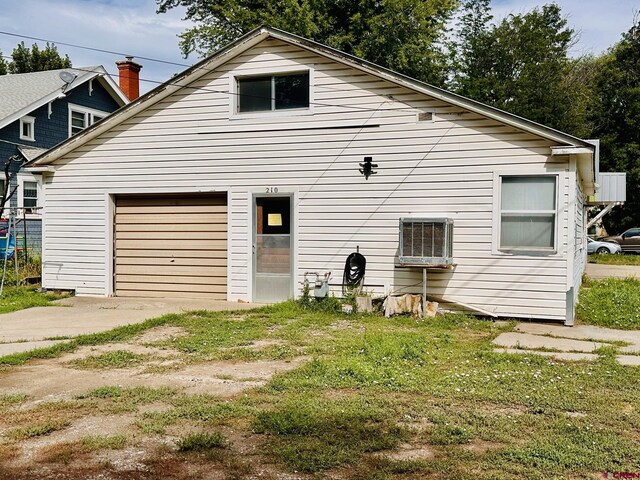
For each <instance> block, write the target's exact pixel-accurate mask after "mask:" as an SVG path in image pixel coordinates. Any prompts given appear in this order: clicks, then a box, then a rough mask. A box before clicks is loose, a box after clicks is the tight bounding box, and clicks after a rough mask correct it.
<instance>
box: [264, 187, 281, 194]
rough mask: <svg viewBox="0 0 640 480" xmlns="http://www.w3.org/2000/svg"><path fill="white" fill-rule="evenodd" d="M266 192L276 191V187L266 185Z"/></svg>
mask: <svg viewBox="0 0 640 480" xmlns="http://www.w3.org/2000/svg"><path fill="white" fill-rule="evenodd" d="M266 193H278V187H266Z"/></svg>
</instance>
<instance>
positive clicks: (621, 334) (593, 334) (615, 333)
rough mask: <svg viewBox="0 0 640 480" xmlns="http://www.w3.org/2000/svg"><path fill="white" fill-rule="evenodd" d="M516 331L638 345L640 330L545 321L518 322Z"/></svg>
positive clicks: (639, 343) (639, 342)
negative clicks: (552, 323) (553, 323)
mask: <svg viewBox="0 0 640 480" xmlns="http://www.w3.org/2000/svg"><path fill="white" fill-rule="evenodd" d="M515 331H516V332H522V333H530V334H533V335H551V336H553V337H562V338H574V339H577V340H599V341H603V342H627V343H631V344H638V345H640V331H630V330H616V329H613V328H603V327H594V326H591V325H576V326H574V327H565V326H564V325H550V324H547V323H519V324H517V325H516V327H515ZM639 348H640V347H639Z"/></svg>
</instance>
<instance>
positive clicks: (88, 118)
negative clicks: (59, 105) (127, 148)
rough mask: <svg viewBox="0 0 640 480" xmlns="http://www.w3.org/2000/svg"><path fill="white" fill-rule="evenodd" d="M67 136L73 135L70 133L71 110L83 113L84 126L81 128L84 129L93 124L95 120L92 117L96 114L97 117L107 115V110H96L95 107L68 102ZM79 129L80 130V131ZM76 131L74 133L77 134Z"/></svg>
mask: <svg viewBox="0 0 640 480" xmlns="http://www.w3.org/2000/svg"><path fill="white" fill-rule="evenodd" d="M68 108H69V137H71V136H73V135H74V134H73V133H72V128H71V127H72V124H71V120H72V117H71V112H78V113H82V114H83V115H84V121H85V124H86V126H85V127H84V128H83V129H82V130H81V131H83V130H85V129H87V128H89V127H90V126H91V125H93V124H94V123H96V122H95V120H94V117H96V116H98V117H102V118H104V117H106V116H107V115H109V113H108V112H103V111H102V110H96V109H95V108H88V107H83V106H82V105H76V104H74V103H69V107H68ZM81 131H80V132H81ZM80 132H77V133H76V134H75V135H77V134H78V133H80Z"/></svg>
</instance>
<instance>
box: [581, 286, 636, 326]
mask: <svg viewBox="0 0 640 480" xmlns="http://www.w3.org/2000/svg"><path fill="white" fill-rule="evenodd" d="M576 313H577V316H578V318H579V319H580V321H581V322H583V323H587V324H590V325H598V326H601V327H611V328H621V329H627V330H633V329H640V279H635V278H626V279H619V278H608V279H605V280H600V281H596V280H590V281H589V282H588V283H587V284H586V285H585V288H583V289H582V291H581V292H580V302H579V303H578V306H577V310H576Z"/></svg>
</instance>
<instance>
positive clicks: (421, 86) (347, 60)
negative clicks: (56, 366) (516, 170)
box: [31, 26, 595, 190]
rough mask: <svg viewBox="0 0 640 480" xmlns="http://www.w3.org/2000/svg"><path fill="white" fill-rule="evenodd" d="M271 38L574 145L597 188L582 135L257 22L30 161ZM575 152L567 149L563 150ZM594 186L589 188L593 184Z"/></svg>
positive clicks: (58, 151)
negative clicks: (572, 133) (180, 71)
mask: <svg viewBox="0 0 640 480" xmlns="http://www.w3.org/2000/svg"><path fill="white" fill-rule="evenodd" d="M267 38H274V39H278V40H281V41H283V42H286V43H289V44H292V45H295V46H298V47H300V48H303V49H305V50H308V51H311V52H313V53H316V54H318V55H321V56H324V57H327V58H329V59H332V60H334V61H336V62H339V63H342V64H345V65H347V66H349V67H352V68H355V69H358V70H361V71H364V72H366V73H368V74H370V75H373V76H376V77H379V78H382V79H385V80H387V81H389V82H391V83H395V84H398V85H402V86H404V87H406V88H409V89H411V90H414V91H418V92H421V93H423V94H426V95H429V96H431V97H433V98H436V99H439V100H442V101H444V102H447V103H449V104H452V105H455V106H459V107H462V108H465V109H467V110H469V111H471V112H475V113H478V114H481V115H484V116H486V117H488V118H492V119H495V120H498V121H500V122H503V123H505V124H507V125H511V126H513V127H516V128H519V129H521V130H523V131H526V132H529V133H532V134H534V135H536V136H539V137H542V138H545V139H548V140H552V141H554V142H557V143H559V144H562V145H566V146H568V147H570V148H571V147H573V148H575V153H576V154H578V155H580V156H581V158H582V160H583V161H582V162H581V164H582V168H581V174H582V176H583V178H584V179H585V181H586V183H587V184H588V185H587V186H588V187H592V186H593V184H594V176H595V174H594V166H593V154H592V152H593V150H594V147H593V145H592V144H590V143H589V142H587V141H585V140H582V139H580V138H577V137H574V136H572V135H569V134H567V133H563V132H560V131H559V130H555V129H553V128H550V127H547V126H545V125H542V124H539V123H536V122H533V121H531V120H527V119H526V118H523V117H519V116H518V115H514V114H512V113H508V112H505V111H503V110H500V109H497V108H494V107H490V106H488V105H485V104H483V103H480V102H477V101H475V100H472V99H469V98H466V97H463V96H461V95H457V94H455V93H452V92H449V91H447V90H444V89H442V88H438V87H435V86H433V85H429V84H427V83H424V82H421V81H419V80H415V79H413V78H410V77H408V76H406V75H403V74H400V73H397V72H393V71H391V70H389V69H386V68H384V67H381V66H379V65H376V64H374V63H371V62H368V61H366V60H363V59H361V58H358V57H355V56H353V55H349V54H347V53H344V52H341V51H339V50H336V49H334V48H331V47H328V46H326V45H322V44H320V43H317V42H314V41H312V40H308V39H306V38H303V37H299V36H297V35H294V34H291V33H288V32H285V31H283V30H278V29H276V28H272V27H264V26H263V27H258V28H256V29H255V30H253V31H251V32H249V33H247V34H246V35H244V36H242V37H240V38H239V39H238V40H236V41H235V42H232V43H230V44H229V45H227V46H226V47H223V48H222V49H220V50H219V51H217V52H216V53H214V54H213V55H211V56H209V57H207V58H205V59H203V60H201V61H200V62H198V63H196V64H195V65H193V66H191V67H189V68H188V69H186V70H184V71H183V72H182V73H180V74H178V75H176V76H174V77H172V78H171V79H170V80H168V81H166V82H165V83H163V84H161V85H159V86H158V87H156V88H154V89H153V90H151V91H149V92H148V93H147V94H145V95H143V96H141V97H140V98H138V99H137V100H135V101H133V102H132V103H130V104H129V105H127V106H126V107H125V108H122V109H120V110H119V111H117V112H115V113H114V114H112V115H110V116H109V117H107V118H106V119H105V120H104V121H102V122H99V123H97V124H95V125H93V126H91V127H89V128H87V129H85V130H83V131H82V132H81V133H79V134H78V135H75V136H74V137H71V138H69V139H67V140H66V141H64V142H62V143H60V144H58V146H56V147H54V148H52V149H51V150H48V151H47V152H46V153H45V154H43V155H41V156H39V157H38V158H36V159H35V160H33V161H32V162H31V163H32V165H46V164H49V163H51V162H53V161H54V160H56V159H58V158H60V157H61V156H62V155H64V154H66V153H68V152H70V151H71V150H74V149H75V148H78V147H79V146H81V145H84V144H85V143H86V142H88V141H90V140H91V139H93V138H95V137H97V136H98V135H100V134H101V133H102V132H105V131H107V130H109V129H110V128H111V127H112V126H115V125H118V124H120V123H122V122H124V121H125V120H127V119H128V118H130V117H132V116H134V115H135V114H137V113H139V112H141V111H143V110H144V109H146V108H149V107H150V106H151V105H153V104H155V103H157V102H159V101H161V100H162V99H164V98H166V97H168V96H169V95H171V94H173V93H175V92H177V91H179V90H180V89H182V88H184V87H186V86H188V85H189V84H190V83H192V82H194V81H196V80H197V79H199V78H201V77H202V76H204V75H205V74H207V73H209V72H211V71H213V70H215V69H216V68H218V67H219V66H220V65H222V64H224V63H226V62H228V61H229V60H231V59H233V58H234V57H236V56H238V55H241V54H242V53H243V52H245V51H247V50H249V49H250V48H251V47H253V46H255V45H257V44H258V43H260V42H262V41H264V40H266V39H267ZM567 153H570V152H569V151H568V150H567V149H565V150H564V152H563V154H567ZM588 189H589V190H590V188H588Z"/></svg>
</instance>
